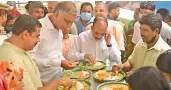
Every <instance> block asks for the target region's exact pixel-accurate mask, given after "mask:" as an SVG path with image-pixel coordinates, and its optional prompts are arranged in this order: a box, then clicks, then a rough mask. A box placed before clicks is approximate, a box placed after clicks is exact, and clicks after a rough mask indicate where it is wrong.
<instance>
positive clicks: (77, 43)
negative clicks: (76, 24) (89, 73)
mask: <svg viewBox="0 0 171 90" xmlns="http://www.w3.org/2000/svg"><path fill="white" fill-rule="evenodd" d="M84 55H85V53H81V38H80V36H78V37H76V38H75V39H74V42H73V45H72V47H71V49H70V51H69V52H68V53H67V55H66V57H67V59H69V60H74V61H79V60H81V59H84Z"/></svg>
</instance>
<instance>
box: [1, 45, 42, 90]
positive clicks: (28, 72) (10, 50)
mask: <svg viewBox="0 0 171 90" xmlns="http://www.w3.org/2000/svg"><path fill="white" fill-rule="evenodd" d="M0 60H3V61H11V62H13V63H15V64H17V65H19V67H21V68H23V69H24V73H23V82H24V87H23V90H37V88H39V87H42V82H41V80H40V73H39V70H38V67H37V65H36V63H35V62H34V61H33V60H32V58H31V57H30V55H29V53H28V52H26V51H24V50H23V49H21V48H19V47H17V46H15V45H13V44H11V43H9V42H4V43H3V44H2V45H1V46H0Z"/></svg>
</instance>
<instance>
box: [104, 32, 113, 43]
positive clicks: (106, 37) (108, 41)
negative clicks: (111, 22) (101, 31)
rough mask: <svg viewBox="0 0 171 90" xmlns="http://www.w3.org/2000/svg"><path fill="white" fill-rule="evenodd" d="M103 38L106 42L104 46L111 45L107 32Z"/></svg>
mask: <svg viewBox="0 0 171 90" xmlns="http://www.w3.org/2000/svg"><path fill="white" fill-rule="evenodd" d="M104 38H105V41H106V45H111V34H110V33H109V32H107V33H106V35H105V37H104Z"/></svg>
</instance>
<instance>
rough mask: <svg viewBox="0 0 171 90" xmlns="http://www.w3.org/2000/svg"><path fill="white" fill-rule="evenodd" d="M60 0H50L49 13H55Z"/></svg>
mask: <svg viewBox="0 0 171 90" xmlns="http://www.w3.org/2000/svg"><path fill="white" fill-rule="evenodd" d="M58 3H59V2H58V1H48V13H53V11H54V9H55V6H56V5H57V4H58Z"/></svg>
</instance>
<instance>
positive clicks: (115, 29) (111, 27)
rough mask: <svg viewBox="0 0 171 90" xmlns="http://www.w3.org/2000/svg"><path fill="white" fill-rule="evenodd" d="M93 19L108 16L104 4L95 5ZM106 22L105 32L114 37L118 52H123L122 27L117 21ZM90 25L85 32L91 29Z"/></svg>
mask: <svg viewBox="0 0 171 90" xmlns="http://www.w3.org/2000/svg"><path fill="white" fill-rule="evenodd" d="M94 14H95V17H99V16H100V17H105V18H107V15H108V9H107V5H106V4H105V3H97V4H96V5H95V12H94ZM107 21H108V27H107V31H108V32H110V33H111V35H112V36H114V38H115V40H116V42H117V44H118V47H119V50H121V51H125V44H124V37H123V27H122V26H121V23H120V22H118V21H113V20H107ZM91 26H92V24H90V25H89V26H87V28H86V29H87V30H90V29H91Z"/></svg>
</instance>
